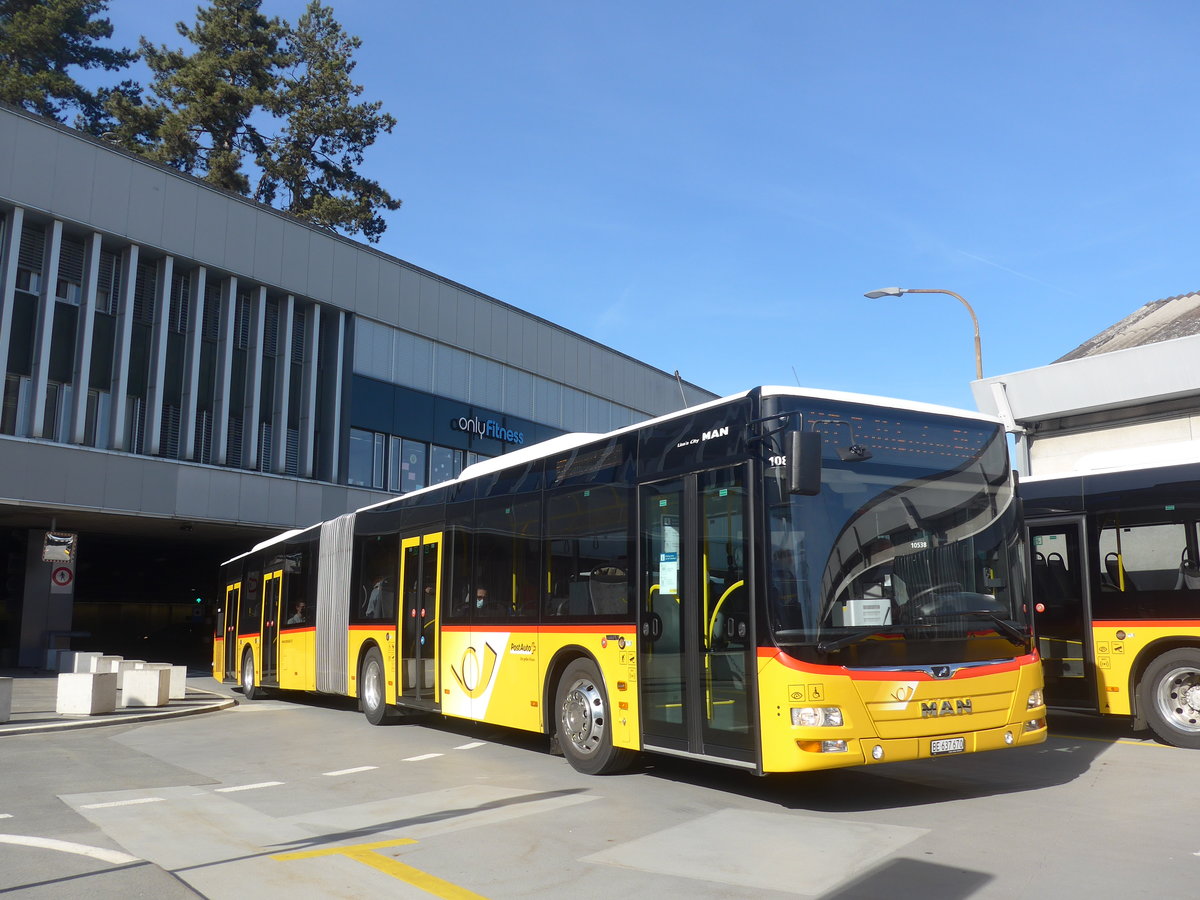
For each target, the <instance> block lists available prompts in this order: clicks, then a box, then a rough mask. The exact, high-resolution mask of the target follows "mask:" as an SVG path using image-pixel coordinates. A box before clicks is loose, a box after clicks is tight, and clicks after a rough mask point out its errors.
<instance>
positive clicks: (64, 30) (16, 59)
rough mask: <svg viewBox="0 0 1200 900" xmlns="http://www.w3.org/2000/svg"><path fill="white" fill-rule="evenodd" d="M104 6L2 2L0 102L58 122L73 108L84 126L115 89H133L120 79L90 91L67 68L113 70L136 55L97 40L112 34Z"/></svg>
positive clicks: (89, 0)
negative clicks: (114, 83)
mask: <svg viewBox="0 0 1200 900" xmlns="http://www.w3.org/2000/svg"><path fill="white" fill-rule="evenodd" d="M107 9H108V0H0V100H3V101H4V102H5V103H11V104H13V105H14V106H21V107H24V108H25V109H28V110H29V111H31V112H36V113H39V114H41V115H43V116H49V117H51V118H53V119H56V120H58V121H59V122H65V121H66V113H67V111H68V110H70V109H75V110H76V111H77V112H78V114H79V121H80V122H81V123H82V124H83V125H84V126H85V127H87V126H90V125H94V123H96V122H97V121H98V120H99V118H100V117H101V116H102V114H103V109H104V103H105V101H106V99H107V98H108V96H109V95H110V94H111V93H112V92H113V91H114V90H117V91H120V90H125V91H131V90H133V89H134V88H133V83H132V82H123V83H122V84H121V85H119V86H118V87H117V88H115V89H101V90H100V91H98V92H95V93H93V92H92V91H89V90H87V89H86V88H84V87H83V86H82V85H80V84H79V83H78V82H76V81H75V79H74V78H73V77H72V76H71V74H70V72H69V71H68V70H69V69H71V68H79V69H97V68H100V69H107V70H109V71H113V70H116V69H121V68H124V67H125V66H128V65H129V64H130V63H131V62H132V61H133V60H134V59H135V58H136V55H135V54H134V53H133V52H131V51H130V50H126V49H115V48H111V47H102V46H100V45H99V44H98V43H97V41H99V40H101V39H105V38H110V37H112V33H113V28H112V22H111V21H109V20H108V19H106V18H100V14H101V13H103V12H105V11H106V10H107Z"/></svg>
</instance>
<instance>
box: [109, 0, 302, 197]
mask: <svg viewBox="0 0 1200 900" xmlns="http://www.w3.org/2000/svg"><path fill="white" fill-rule="evenodd" d="M261 3H262V0H212V2H211V4H210V5H209V6H208V7H200V8H199V9H197V11H196V23H195V25H194V26H188V25H187V24H185V23H183V22H178V23H176V26H175V27H176V29H177V30H178V31H179V34H180V35H181V36H182V37H185V38H187V39H188V41H190V42H191V44H192V45H193V46H194V47H195V52H193V53H190V54H189V53H186V52H185V51H183V50H172V49H170V48H168V47H166V46H158V47H156V46H154V45H153V44H151V43H150V42H149V41H147V40H146V39H145V38H143V39H142V40H141V56H142V58H143V59H144V60H145V62H146V65H147V66H149V68H150V71H151V72H153V73H154V78H153V81H152V82H151V84H150V89H151V91H152V92H153V94H154V98H144V99H143V101H142V102H140V103H139V102H138V100H137V98H135V97H133V96H130V95H128V94H124V93H120V92H117V93H114V94H113V95H112V96H111V98H110V103H109V107H108V108H109V111H110V112H111V114H112V115H113V117H114V119H115V120H116V122H117V124H116V126H115V127H114V128H113V131H114V133H115V135H116V139H117V140H118V141H119V142H120V143H122V144H124V145H125V146H127V147H129V148H130V149H137V150H140V152H142V153H144V154H145V155H146V156H148V157H150V158H151V159H156V160H158V161H159V162H164V163H166V164H167V165H170V166H173V167H174V168H176V169H179V170H181V171H184V172H188V173H189V174H193V175H201V176H202V177H203V178H204V179H205V180H206V181H208V182H210V183H212V184H215V185H217V186H218V187H222V188H225V189H226V190H231V191H236V192H238V193H240V194H247V195H248V194H249V193H250V180H249V178H248V177H247V175H246V173H245V172H243V171H242V161H243V159H244V158H245V156H246V155H247V154H250V155H251V156H252V157H253V156H257V155H258V154H260V153H262V152H263V149H264V147H265V142H264V140H263V138H262V136H261V135H260V134H259V132H258V130H257V128H256V127H255V121H254V120H255V113H256V112H257V111H258V110H260V109H261V110H265V111H267V112H268V113H271V112H274V111H275V109H276V106H277V103H278V100H277V93H276V83H277V80H278V71H279V69H280V67H282V66H286V65H288V64H289V61H290V58H289V57H288V55H287V54H286V53H285V52H284V51H283V50H282V49H281V48H280V42H281V40H282V39H283V37H284V36H285V34H286V26H285V24H284V23H283V21H282V20H281V19H279V18H278V17H274V18H270V19H268V18H267V17H266V16H264V15H263V14H262V13H261V12H259V7H260V5H261Z"/></svg>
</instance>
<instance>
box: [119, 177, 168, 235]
mask: <svg viewBox="0 0 1200 900" xmlns="http://www.w3.org/2000/svg"><path fill="white" fill-rule="evenodd" d="M168 177H170V176H168V175H167V173H166V172H164V171H163V170H162V169H159V168H155V167H153V166H135V167H134V168H133V170H132V171H131V172H130V178H129V223H128V225H127V226H126V229H125V234H126V235H127V236H128V237H129V239H130V240H131V241H133V242H134V243H137V244H146V245H148V246H151V247H155V248H158V247H162V246H163V243H164V242H163V210H164V208H165V206H166V199H165V194H166V189H165V183H166V180H167V178H168Z"/></svg>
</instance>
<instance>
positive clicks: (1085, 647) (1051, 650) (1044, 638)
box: [1028, 517, 1096, 710]
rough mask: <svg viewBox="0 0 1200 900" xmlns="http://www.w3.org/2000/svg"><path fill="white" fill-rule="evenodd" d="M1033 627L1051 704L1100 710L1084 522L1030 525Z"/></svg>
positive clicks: (1076, 519) (1053, 521)
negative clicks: (1097, 694) (1093, 655)
mask: <svg viewBox="0 0 1200 900" xmlns="http://www.w3.org/2000/svg"><path fill="white" fill-rule="evenodd" d="M1028 527H1029V542H1028V547H1029V553H1030V562H1031V568H1032V587H1033V591H1032V594H1033V611H1032V612H1033V615H1032V619H1033V627H1034V633H1035V634H1036V635H1037V642H1038V652H1039V653H1040V654H1041V657H1042V669H1043V672H1044V674H1045V678H1046V701H1047V703H1049V704H1050V705H1051V706H1060V707H1067V708H1073V709H1088V710H1095V709H1096V688H1095V673H1094V671H1093V669H1092V663H1091V659H1092V650H1091V645H1092V641H1091V613H1090V611H1089V603H1088V597H1089V596H1090V594H1091V585H1090V583H1089V582H1090V579H1089V573H1090V572H1091V567H1090V565H1089V564H1088V560H1087V547H1086V542H1085V541H1084V540H1083V535H1084V533H1085V531H1084V520H1083V519H1082V518H1079V517H1072V518H1064V519H1041V520H1038V521H1036V522H1030V524H1029V526H1028Z"/></svg>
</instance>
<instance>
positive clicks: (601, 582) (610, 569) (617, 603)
mask: <svg viewBox="0 0 1200 900" xmlns="http://www.w3.org/2000/svg"><path fill="white" fill-rule="evenodd" d="M588 595H589V597H590V600H591V604H592V608H593V609H595V611H596V613H597V614H598V615H602V616H604V615H624V614H625V613H627V612H629V578H628V576H627V575H626V574H625V570H624V569H621V568H619V567H617V566H597V567H596V568H595V569H593V570H592V572H591V574H590V575H589V576H588Z"/></svg>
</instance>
